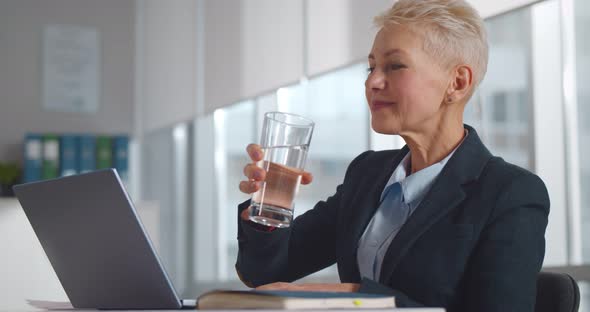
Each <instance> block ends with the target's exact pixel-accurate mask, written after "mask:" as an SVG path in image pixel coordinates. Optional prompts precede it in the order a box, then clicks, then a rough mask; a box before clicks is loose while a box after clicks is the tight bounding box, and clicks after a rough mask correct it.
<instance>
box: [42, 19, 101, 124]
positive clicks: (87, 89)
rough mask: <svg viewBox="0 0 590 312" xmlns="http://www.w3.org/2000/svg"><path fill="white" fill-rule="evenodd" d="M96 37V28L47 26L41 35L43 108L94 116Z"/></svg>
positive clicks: (97, 62) (97, 88) (97, 59)
mask: <svg viewBox="0 0 590 312" xmlns="http://www.w3.org/2000/svg"><path fill="white" fill-rule="evenodd" d="M99 51H100V50H99V33H98V31H97V30H96V29H95V28H91V27H79V26H67V25H48V26H46V27H45V29H44V32H43V107H44V108H45V109H46V110H52V111H59V112H77V113H95V112H96V111H98V105H99V101H98V96H99V94H100V92H99V91H100V70H99V69H100V52H99Z"/></svg>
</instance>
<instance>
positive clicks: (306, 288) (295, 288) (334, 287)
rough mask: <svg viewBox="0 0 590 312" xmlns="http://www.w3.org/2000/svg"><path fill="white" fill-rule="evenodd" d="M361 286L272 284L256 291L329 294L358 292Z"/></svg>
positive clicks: (351, 284) (343, 284)
mask: <svg viewBox="0 0 590 312" xmlns="http://www.w3.org/2000/svg"><path fill="white" fill-rule="evenodd" d="M359 287H360V285H359V284H353V283H339V284H292V283H283V282H278V283H272V284H266V285H262V286H258V287H256V290H289V291H327V292H357V291H358V290H359Z"/></svg>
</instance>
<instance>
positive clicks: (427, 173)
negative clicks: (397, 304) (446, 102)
mask: <svg viewBox="0 0 590 312" xmlns="http://www.w3.org/2000/svg"><path fill="white" fill-rule="evenodd" d="M466 137H467V130H465V136H464V137H463V141H464V140H465V138H466ZM463 141H461V143H460V144H459V145H458V146H457V147H456V148H455V149H454V150H453V151H451V153H449V155H447V156H446V157H445V158H444V159H443V160H441V161H440V162H438V163H435V164H433V165H431V166H429V167H426V168H424V169H422V170H420V171H417V172H415V173H413V174H411V175H410V173H411V171H410V170H411V168H410V167H411V166H410V159H411V158H410V152H408V153H407V154H406V156H404V158H403V159H402V161H401V162H400V164H399V165H398V166H397V168H395V170H394V171H393V173H392V174H391V177H390V178H389V181H388V182H387V184H386V185H385V188H383V191H382V193H381V201H383V199H384V197H385V195H386V190H387V189H388V187H389V186H390V185H393V184H395V183H397V182H399V183H400V185H401V195H402V198H401V201H395V202H396V203H397V204H399V205H405V206H402V207H393V209H401V210H403V211H407V213H405V215H404V216H403V217H402V218H404V220H400V221H401V224H402V225H403V224H404V223H405V222H406V221H407V219H408V218H409V217H410V215H411V214H412V212H414V211H415V210H416V208H417V207H418V205H420V202H421V201H422V199H424V196H425V195H426V192H428V190H430V188H431V187H432V184H433V183H434V181H435V179H436V177H438V175H439V174H440V172H441V171H442V169H443V168H444V166H445V164H446V163H447V161H448V160H449V159H450V158H451V156H453V154H454V153H455V151H456V150H457V148H458V147H459V146H460V145H461V144H462V143H463ZM381 201H380V202H381ZM388 208H391V207H384V205H381V204H380V206H379V209H378V210H377V212H376V213H375V215H374V216H373V218H372V219H371V221H370V222H369V225H368V226H367V228H366V229H365V232H364V233H363V236H362V237H361V239H360V241H359V247H358V250H357V262H358V265H359V271H360V273H361V277H366V278H369V279H372V280H375V281H378V280H379V275H380V274H381V265H382V263H383V258H384V257H385V253H386V252H387V249H388V248H389V245H390V244H391V242H392V241H393V239H394V238H395V236H396V235H397V233H398V232H399V230H400V228H401V226H399V227H396V228H395V229H393V230H392V229H391V228H388V227H391V225H390V224H391V222H387V221H386V220H381V219H380V218H385V217H387V216H388V215H391V214H390V213H389V214H388V213H386V212H385V210H386V209H388ZM400 221H398V223H399V222H400ZM387 231H391V233H390V234H389V235H387V236H386V237H385V238H386V239H385V241H380V242H376V241H375V239H374V237H383V235H381V236H380V235H377V233H386V232H387Z"/></svg>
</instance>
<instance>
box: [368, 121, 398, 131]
mask: <svg viewBox="0 0 590 312" xmlns="http://www.w3.org/2000/svg"><path fill="white" fill-rule="evenodd" d="M371 128H373V131H375V132H377V133H380V134H392V135H393V134H399V129H398V126H397V125H396V124H392V123H391V122H386V121H385V120H375V118H371Z"/></svg>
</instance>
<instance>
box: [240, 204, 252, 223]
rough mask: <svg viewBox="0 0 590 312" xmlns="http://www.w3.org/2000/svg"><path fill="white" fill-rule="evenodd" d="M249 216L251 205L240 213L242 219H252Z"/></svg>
mask: <svg viewBox="0 0 590 312" xmlns="http://www.w3.org/2000/svg"><path fill="white" fill-rule="evenodd" d="M249 216H250V207H248V208H246V209H244V210H242V213H241V214H240V218H242V220H244V221H248V220H250V218H249Z"/></svg>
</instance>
